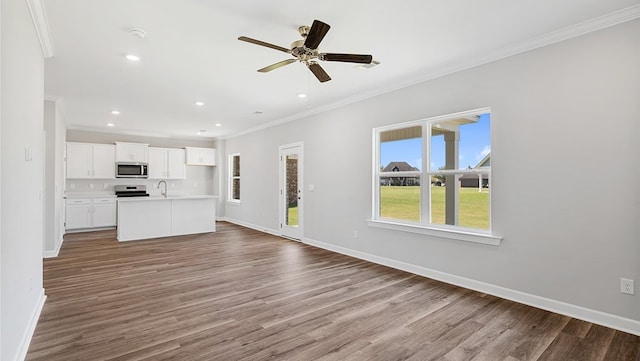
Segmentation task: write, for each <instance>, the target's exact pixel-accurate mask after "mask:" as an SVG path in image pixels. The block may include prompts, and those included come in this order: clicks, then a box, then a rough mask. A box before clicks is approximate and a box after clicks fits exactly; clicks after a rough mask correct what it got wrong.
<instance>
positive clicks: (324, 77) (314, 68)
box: [309, 63, 331, 83]
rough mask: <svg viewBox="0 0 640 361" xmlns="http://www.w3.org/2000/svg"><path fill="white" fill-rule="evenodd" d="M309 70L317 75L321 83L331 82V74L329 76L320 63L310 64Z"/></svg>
mask: <svg viewBox="0 0 640 361" xmlns="http://www.w3.org/2000/svg"><path fill="white" fill-rule="evenodd" d="M309 70H311V72H312V73H313V75H315V76H316V78H318V80H320V82H321V83H324V82H325V81H329V80H331V77H330V76H329V74H327V72H326V71H324V69H322V67H321V66H320V64H318V63H311V64H309Z"/></svg>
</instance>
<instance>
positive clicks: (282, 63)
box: [258, 59, 298, 73]
mask: <svg viewBox="0 0 640 361" xmlns="http://www.w3.org/2000/svg"><path fill="white" fill-rule="evenodd" d="M296 61H298V60H296V59H287V60H283V61H279V62H277V63H275V64H271V65H269V66H265V67H264V68H262V69H258V71H259V72H261V73H267V72H270V71H271V70H276V69H278V68H282V67H283V66H285V65H289V64H291V63H295V62H296Z"/></svg>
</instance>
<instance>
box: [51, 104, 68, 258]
mask: <svg viewBox="0 0 640 361" xmlns="http://www.w3.org/2000/svg"><path fill="white" fill-rule="evenodd" d="M55 123H56V126H55V127H56V129H55V140H54V142H55V154H56V156H55V162H54V163H55V172H54V173H55V174H54V179H55V180H54V182H55V185H54V191H55V227H54V228H55V229H54V232H55V235H56V236H55V239H56V248H55V250H56V251H57V250H59V248H60V246H61V245H62V237H63V236H64V217H65V209H64V199H63V196H64V181H65V179H64V177H65V169H64V167H65V152H66V151H65V150H66V146H65V142H66V139H67V125H66V121H65V119H64V117H63V114H62V111H61V110H60V107H59V106H58V105H57V104H56V120H55Z"/></svg>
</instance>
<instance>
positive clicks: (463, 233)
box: [367, 219, 502, 246]
mask: <svg viewBox="0 0 640 361" xmlns="http://www.w3.org/2000/svg"><path fill="white" fill-rule="evenodd" d="M367 223H368V224H369V227H376V228H385V229H393V230H396V231H403V232H411V233H418V234H425V235H429V236H434V237H441V238H449V239H455V240H459V241H465V242H473V243H481V244H488V245H492V246H499V245H500V242H502V237H500V236H496V235H493V234H490V233H481V232H474V231H467V230H462V229H454V228H451V229H447V228H439V227H438V228H436V227H429V226H427V225H423V224H417V223H415V224H414V223H403V222H396V221H391V220H378V219H369V220H367Z"/></svg>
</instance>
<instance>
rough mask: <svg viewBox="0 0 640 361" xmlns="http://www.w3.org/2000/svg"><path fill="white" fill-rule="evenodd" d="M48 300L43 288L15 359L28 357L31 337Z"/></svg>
mask: <svg viewBox="0 0 640 361" xmlns="http://www.w3.org/2000/svg"><path fill="white" fill-rule="evenodd" d="M46 300H47V295H45V294H44V288H43V289H42V290H41V291H40V297H39V299H38V303H36V307H35V308H34V309H33V312H32V313H31V319H29V325H28V327H27V330H26V331H25V333H24V335H23V336H22V341H21V342H20V347H19V348H18V353H17V355H16V357H15V358H14V360H15V361H23V360H24V359H25V358H26V357H27V351H29V345H30V344H31V338H32V337H33V333H34V332H35V331H36V326H37V325H38V320H39V319H40V314H41V313H42V308H43V307H44V302H45V301H46Z"/></svg>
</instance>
